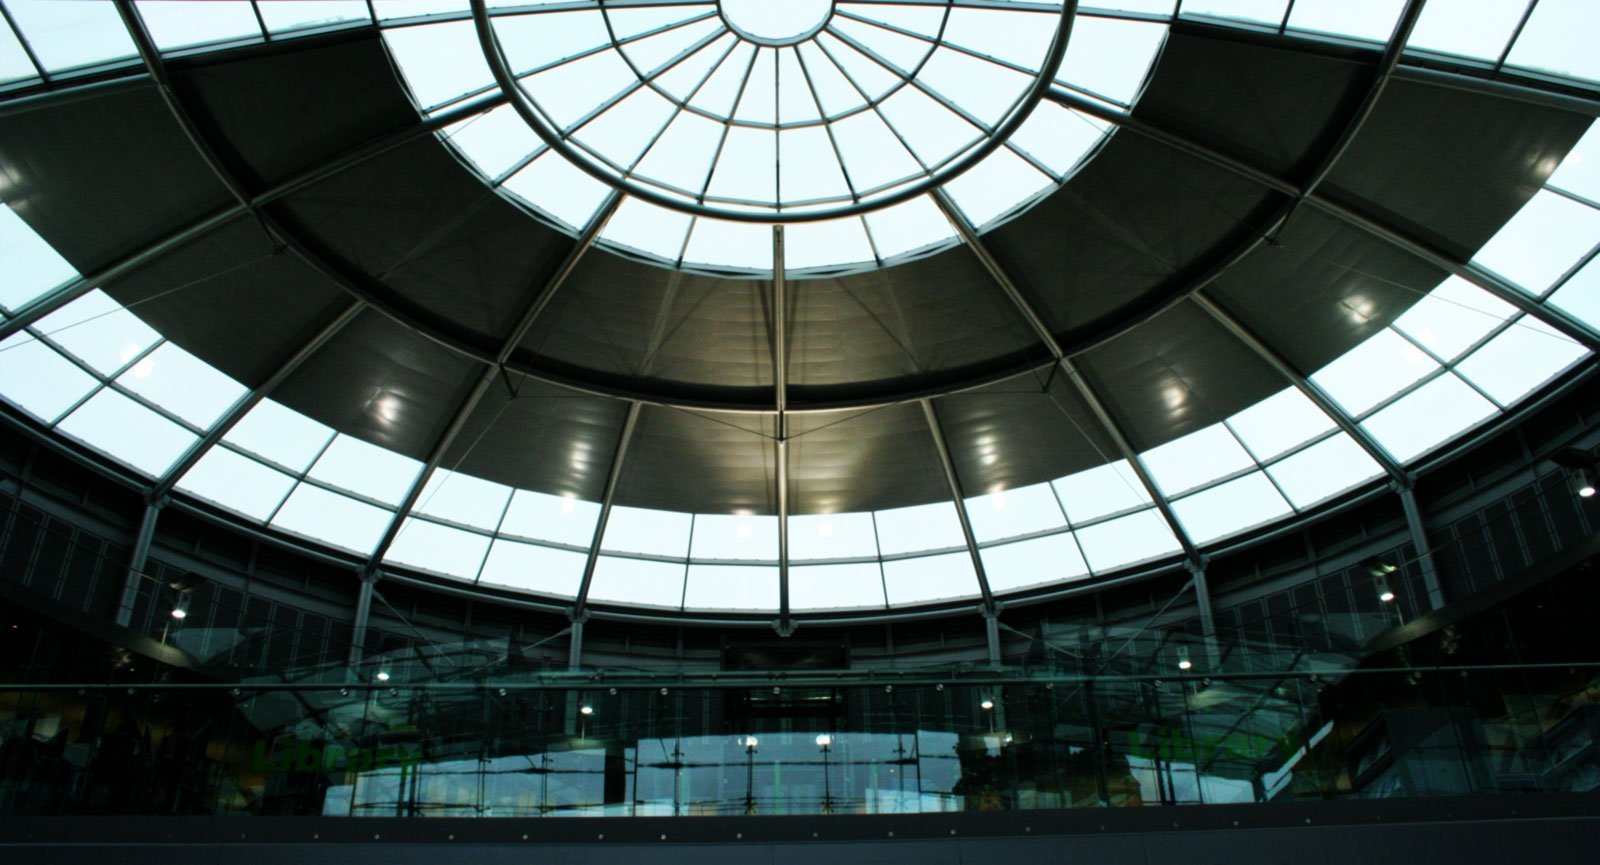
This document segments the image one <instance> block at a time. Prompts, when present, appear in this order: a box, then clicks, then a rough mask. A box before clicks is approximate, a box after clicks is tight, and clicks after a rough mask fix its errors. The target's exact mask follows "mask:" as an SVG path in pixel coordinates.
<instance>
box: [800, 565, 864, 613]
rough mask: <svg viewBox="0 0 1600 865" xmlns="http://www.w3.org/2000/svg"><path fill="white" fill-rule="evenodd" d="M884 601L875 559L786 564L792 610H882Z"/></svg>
mask: <svg viewBox="0 0 1600 865" xmlns="http://www.w3.org/2000/svg"><path fill="white" fill-rule="evenodd" d="M885 603H887V601H886V600H885V598H884V594H883V571H882V570H881V569H880V567H879V565H878V563H877V562H865V563H856V564H843V565H790V566H789V608H790V609H791V610H797V611H799V610H840V609H882V608H883V606H884V604H885Z"/></svg>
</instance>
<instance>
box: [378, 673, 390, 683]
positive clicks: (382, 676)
mask: <svg viewBox="0 0 1600 865" xmlns="http://www.w3.org/2000/svg"><path fill="white" fill-rule="evenodd" d="M378 681H380V682H387V681H389V674H388V673H386V672H384V671H383V670H379V671H378Z"/></svg>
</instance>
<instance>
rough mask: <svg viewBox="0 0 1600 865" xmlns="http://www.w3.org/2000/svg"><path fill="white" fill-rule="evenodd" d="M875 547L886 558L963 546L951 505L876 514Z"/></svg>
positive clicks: (900, 509) (915, 507) (916, 507)
mask: <svg viewBox="0 0 1600 865" xmlns="http://www.w3.org/2000/svg"><path fill="white" fill-rule="evenodd" d="M876 518H877V521H878V547H879V549H880V550H881V551H882V552H883V554H884V555H886V556H892V555H895V554H897V553H918V552H922V551H923V550H939V549H949V548H951V547H961V546H965V545H966V540H965V539H964V538H963V537H962V534H961V518H960V517H958V516H956V506H955V504H954V503H952V502H934V503H933V504H931V505H913V506H911V507H909V508H893V509H890V510H886V511H878V512H877V514H876Z"/></svg>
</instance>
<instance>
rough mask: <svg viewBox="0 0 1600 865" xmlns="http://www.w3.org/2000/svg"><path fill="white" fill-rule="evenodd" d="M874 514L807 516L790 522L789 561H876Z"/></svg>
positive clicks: (792, 518)
mask: <svg viewBox="0 0 1600 865" xmlns="http://www.w3.org/2000/svg"><path fill="white" fill-rule="evenodd" d="M877 555H878V536H877V532H876V531H875V530H874V529H873V526H872V514H867V513H849V514H805V515H801V516H793V517H790V518H789V561H791V562H797V561H807V560H816V559H854V558H876V557H877Z"/></svg>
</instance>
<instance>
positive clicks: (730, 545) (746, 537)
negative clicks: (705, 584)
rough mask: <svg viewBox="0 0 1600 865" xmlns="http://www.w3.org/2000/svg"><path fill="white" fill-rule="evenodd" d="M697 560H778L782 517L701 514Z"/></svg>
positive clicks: (693, 553)
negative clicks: (779, 521) (779, 529)
mask: <svg viewBox="0 0 1600 865" xmlns="http://www.w3.org/2000/svg"><path fill="white" fill-rule="evenodd" d="M689 555H690V557H692V558H694V559H701V560H703V559H731V560H739V561H747V562H775V561H777V560H778V518H777V517H766V516H753V515H752V516H737V515H736V516H727V515H720V514H698V515H696V516H695V518H694V538H693V545H692V547H691V548H690V550H689Z"/></svg>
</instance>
